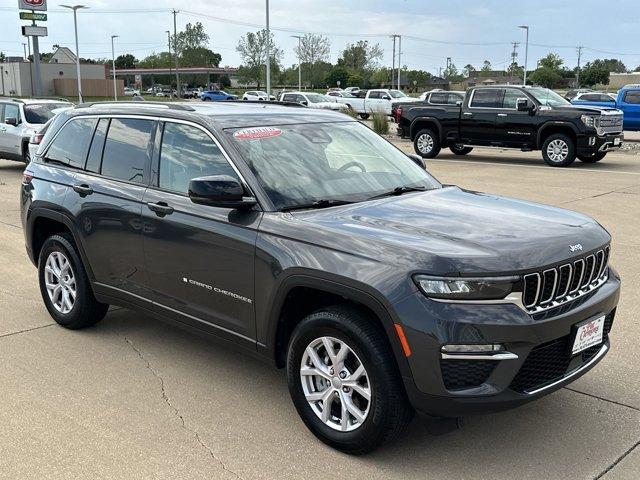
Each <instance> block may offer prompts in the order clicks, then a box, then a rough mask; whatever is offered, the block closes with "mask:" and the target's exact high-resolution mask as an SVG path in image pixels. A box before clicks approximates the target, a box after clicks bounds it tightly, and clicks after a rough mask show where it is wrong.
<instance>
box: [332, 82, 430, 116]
mask: <svg viewBox="0 0 640 480" xmlns="http://www.w3.org/2000/svg"><path fill="white" fill-rule="evenodd" d="M358 94H359V95H358V96H356V97H353V98H350V97H349V98H343V97H334V98H335V99H336V101H337V102H338V103H343V104H345V105H347V106H348V107H351V108H352V109H353V110H355V111H356V112H357V113H358V115H360V118H362V119H367V118H369V115H371V114H372V113H373V112H383V113H386V114H387V115H391V106H392V103H393V102H394V101H397V102H400V101H405V102H407V101H409V102H411V101H418V100H419V99H418V98H413V97H409V96H407V95H406V94H404V93H403V92H401V91H400V90H389V89H373V90H367V91H366V92H365V91H363V90H360V91H359V92H358Z"/></svg>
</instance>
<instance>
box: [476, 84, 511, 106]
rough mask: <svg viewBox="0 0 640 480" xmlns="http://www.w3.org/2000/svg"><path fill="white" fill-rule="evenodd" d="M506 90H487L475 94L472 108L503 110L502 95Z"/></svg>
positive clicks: (477, 91)
mask: <svg viewBox="0 0 640 480" xmlns="http://www.w3.org/2000/svg"><path fill="white" fill-rule="evenodd" d="M503 94H504V90H503V89H501V88H486V89H481V90H476V91H474V92H473V98H472V99H471V105H470V107H472V108H501V107H502V95H503Z"/></svg>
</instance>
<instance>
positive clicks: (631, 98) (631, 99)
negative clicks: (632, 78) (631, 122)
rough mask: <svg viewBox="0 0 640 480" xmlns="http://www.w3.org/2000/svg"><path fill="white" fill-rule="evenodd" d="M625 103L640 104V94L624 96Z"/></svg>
mask: <svg viewBox="0 0 640 480" xmlns="http://www.w3.org/2000/svg"><path fill="white" fill-rule="evenodd" d="M624 101H625V102H627V103H636V104H638V103H640V92H639V91H636V92H627V93H625V94H624Z"/></svg>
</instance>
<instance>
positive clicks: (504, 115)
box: [498, 113, 507, 117]
mask: <svg viewBox="0 0 640 480" xmlns="http://www.w3.org/2000/svg"><path fill="white" fill-rule="evenodd" d="M498 116H499V117H506V116H507V114H506V113H499V114H498Z"/></svg>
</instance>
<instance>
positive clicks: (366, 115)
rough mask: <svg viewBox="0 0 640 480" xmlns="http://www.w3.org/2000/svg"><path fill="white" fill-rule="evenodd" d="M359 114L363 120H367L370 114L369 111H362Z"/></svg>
mask: <svg viewBox="0 0 640 480" xmlns="http://www.w3.org/2000/svg"><path fill="white" fill-rule="evenodd" d="M359 116H360V118H361V119H362V120H366V119H367V118H369V114H368V113H360V114H359Z"/></svg>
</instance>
